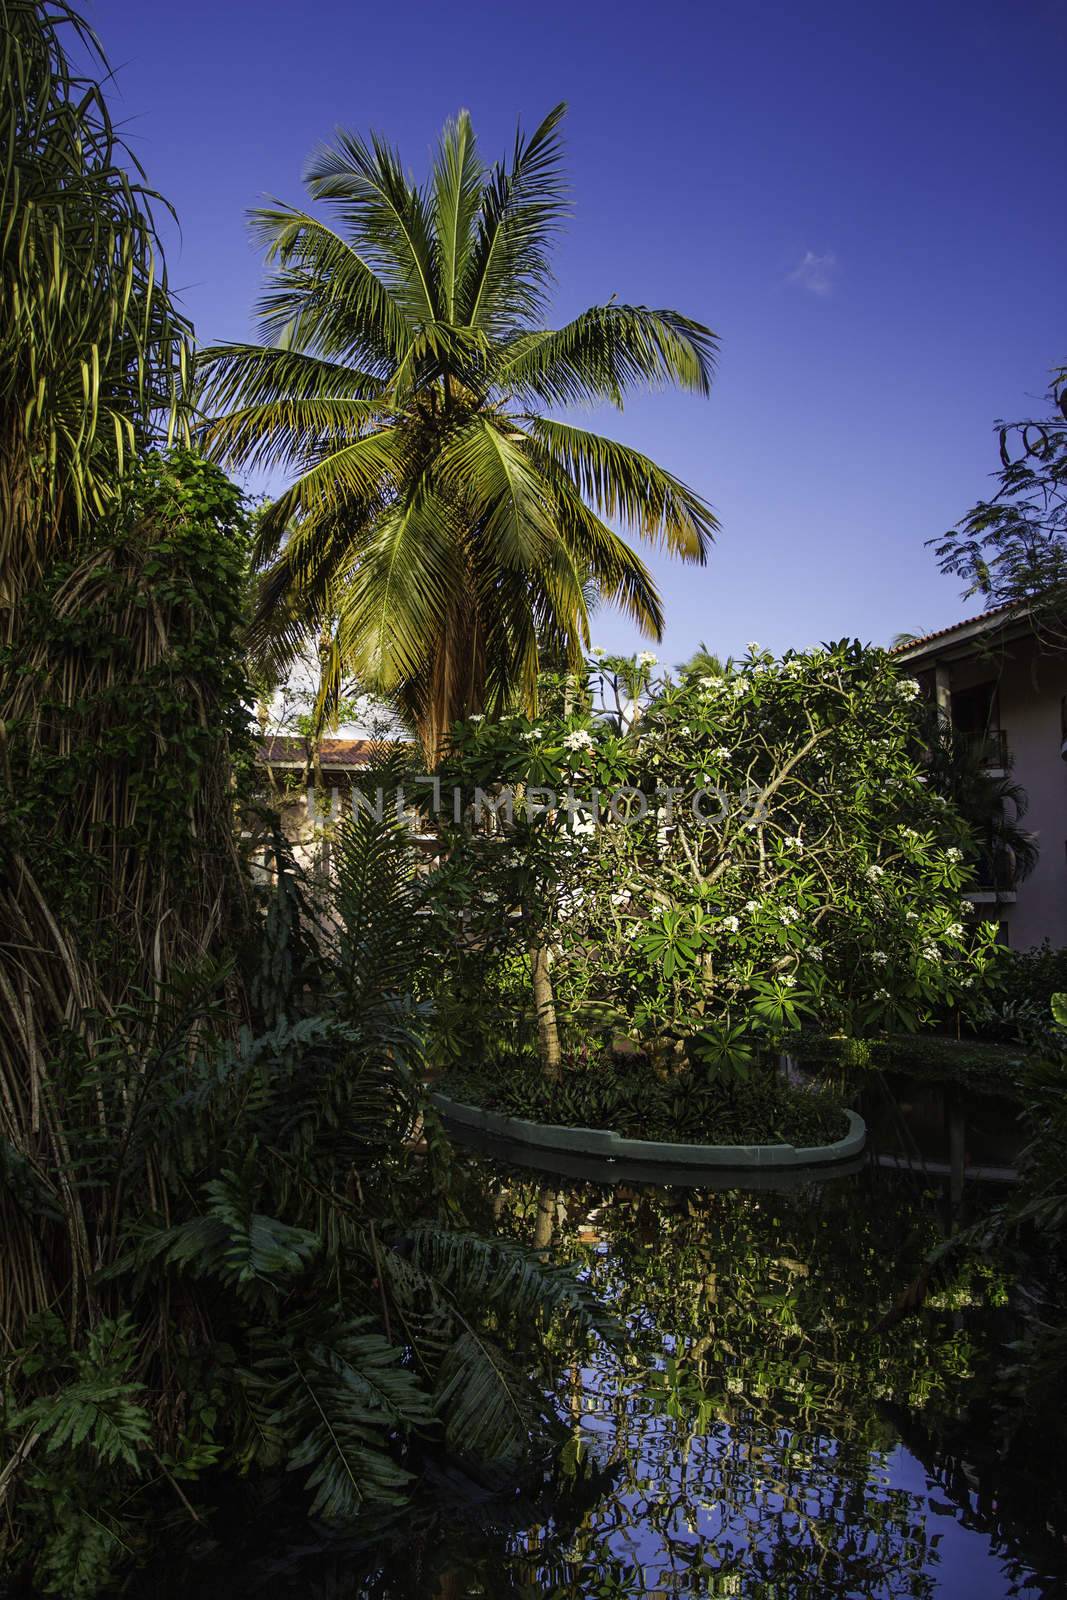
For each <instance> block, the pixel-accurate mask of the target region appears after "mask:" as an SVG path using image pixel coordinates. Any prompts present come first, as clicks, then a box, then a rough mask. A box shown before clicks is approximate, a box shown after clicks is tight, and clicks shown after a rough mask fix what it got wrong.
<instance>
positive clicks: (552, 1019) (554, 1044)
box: [530, 938, 563, 1083]
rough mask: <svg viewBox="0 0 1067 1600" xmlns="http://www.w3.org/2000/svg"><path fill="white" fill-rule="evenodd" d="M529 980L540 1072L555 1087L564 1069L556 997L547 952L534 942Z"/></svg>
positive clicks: (537, 941)
mask: <svg viewBox="0 0 1067 1600" xmlns="http://www.w3.org/2000/svg"><path fill="white" fill-rule="evenodd" d="M530 978H531V980H532V983H533V998H534V1010H535V1011H536V1013H537V1039H538V1043H539V1045H540V1047H541V1069H542V1071H543V1072H544V1075H545V1077H546V1078H547V1079H548V1081H549V1082H550V1083H556V1082H557V1081H558V1079H559V1075H560V1072H561V1070H562V1067H563V1059H562V1056H561V1054H560V1048H559V1026H558V1024H557V1022H556V996H555V994H554V992H553V989H552V979H551V977H550V975H549V970H548V950H547V949H546V948H545V946H544V945H543V944H541V943H540V941H539V940H538V939H536V938H534V939H531V940H530Z"/></svg>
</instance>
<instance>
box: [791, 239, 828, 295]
mask: <svg viewBox="0 0 1067 1600" xmlns="http://www.w3.org/2000/svg"><path fill="white" fill-rule="evenodd" d="M836 271H837V257H836V256H835V255H834V253H833V251H832V250H831V251H827V253H826V255H824V256H817V255H816V254H815V252H814V250H806V251H805V252H804V255H803V257H802V258H801V261H800V264H799V265H798V266H797V267H795V268H794V269H793V271H792V272H791V273H790V274H789V280H788V281H789V282H790V283H799V284H800V286H801V288H802V289H808V290H810V291H811V293H812V294H821V295H827V294H829V293H830V290H831V289H832V288H833V286H834V273H835V272H836Z"/></svg>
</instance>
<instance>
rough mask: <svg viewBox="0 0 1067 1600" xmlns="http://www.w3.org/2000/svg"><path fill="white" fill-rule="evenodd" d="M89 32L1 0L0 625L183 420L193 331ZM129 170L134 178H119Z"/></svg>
mask: <svg viewBox="0 0 1067 1600" xmlns="http://www.w3.org/2000/svg"><path fill="white" fill-rule="evenodd" d="M71 49H73V50H75V51H76V52H81V53H83V54H85V55H87V56H88V57H89V59H90V60H91V61H93V62H94V63H95V64H96V65H98V66H99V67H100V68H101V69H102V68H103V67H104V63H103V59H102V57H100V56H99V55H98V52H97V49H96V45H95V41H94V39H93V36H92V33H91V31H90V30H89V29H88V28H87V27H86V25H85V24H84V23H83V22H82V21H81V19H80V18H78V17H77V16H76V15H75V14H74V13H73V12H72V11H70V9H69V8H68V7H67V6H66V4H64V3H63V0H55V3H50V4H47V5H44V4H41V3H39V0H2V3H0V81H2V106H3V110H2V113H0V116H2V126H3V145H4V150H5V157H4V162H3V166H2V170H0V221H2V226H0V407H2V412H3V417H4V423H3V427H2V429H0V502H2V505H3V519H2V523H0V627H2V626H3V624H4V622H5V621H6V620H7V618H5V616H4V613H5V612H7V611H8V608H10V607H11V606H13V604H14V603H15V602H16V601H17V599H18V597H19V595H20V593H21V590H22V586H23V584H24V583H27V582H31V581H32V580H33V579H34V578H35V576H36V575H37V574H38V573H39V572H40V570H41V566H42V563H43V562H44V561H45V560H46V559H48V558H49V556H51V555H52V554H54V553H56V552H57V551H62V550H63V549H64V548H65V547H69V545H70V542H71V541H72V540H74V539H77V538H78V537H80V536H81V535H82V534H84V533H85V532H86V530H87V528H88V527H89V526H90V525H91V522H92V518H93V517H94V516H95V515H98V514H99V513H100V512H101V511H102V510H103V509H104V508H105V507H107V506H110V505H112V504H114V502H115V500H116V497H117V495H118V494H119V493H120V492H121V485H122V478H123V474H124V469H125V467H126V466H127V465H128V463H129V461H130V458H131V457H132V456H133V454H134V453H135V452H136V451H137V450H138V449H143V448H144V447H145V446H146V444H148V443H150V442H151V441H152V440H153V439H154V438H156V437H157V435H160V434H161V435H162V437H163V438H167V437H168V436H169V438H170V439H171V440H173V439H174V437H175V435H176V431H177V430H178V429H180V428H181V427H182V426H183V421H182V417H183V413H182V402H183V377H184V374H185V371H186V367H187V362H188V359H189V343H190V337H191V330H190V328H189V325H188V323H187V322H186V320H185V319H184V317H183V316H182V315H181V313H180V311H179V310H178V309H177V308H176V306H175V304H174V301H173V299H172V297H171V295H170V293H169V291H168V288H167V281H166V275H165V272H164V270H163V261H162V257H161V253H160V250H159V246H158V242H157V238H156V232H155V227H154V224H153V220H152V214H151V205H152V203H153V201H154V200H155V198H156V197H155V196H153V195H152V194H151V192H150V191H149V190H148V189H147V188H146V187H145V185H144V183H143V181H142V175H141V173H140V169H139V167H138V165H137V162H136V160H135V159H134V157H133V156H132V155H131V153H130V151H129V149H128V148H127V147H126V146H125V145H124V144H123V142H122V141H121V139H120V138H119V137H118V136H117V134H116V132H115V128H114V125H113V123H112V119H111V115H110V112H109V110H108V105H107V102H106V99H105V97H104V94H103V92H102V90H101V88H100V85H99V84H98V83H97V82H95V81H94V80H93V79H91V78H88V77H84V76H81V75H79V74H78V73H77V72H76V71H75V70H74V68H73V67H72V66H71V63H70V57H69V55H68V51H69V50H71ZM131 173H132V176H131Z"/></svg>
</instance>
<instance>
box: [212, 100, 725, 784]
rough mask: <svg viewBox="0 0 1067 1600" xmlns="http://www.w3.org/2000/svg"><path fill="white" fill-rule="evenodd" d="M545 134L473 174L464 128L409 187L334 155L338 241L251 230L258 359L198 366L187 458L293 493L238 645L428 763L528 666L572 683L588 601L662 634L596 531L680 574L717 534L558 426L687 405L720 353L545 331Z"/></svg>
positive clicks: (330, 176) (370, 149) (352, 144)
mask: <svg viewBox="0 0 1067 1600" xmlns="http://www.w3.org/2000/svg"><path fill="white" fill-rule="evenodd" d="M563 111H564V108H563V106H557V107H556V108H555V110H553V111H551V112H550V113H549V115H548V116H547V117H546V118H545V120H544V121H543V122H542V123H541V125H540V126H539V127H538V128H537V130H536V132H535V133H534V134H533V135H532V136H531V137H529V138H525V137H523V136H522V135H519V136H518V137H517V138H516V142H515V147H514V151H513V154H512V156H511V159H510V161H508V162H498V163H496V164H494V165H491V166H490V165H487V164H486V163H485V162H484V161H483V159H482V156H481V155H480V153H479V150H478V147H477V143H476V140H475V136H474V130H473V128H472V126H471V121H470V118H469V116H468V115H467V114H466V113H465V112H464V113H461V114H460V116H459V117H458V118H457V119H456V121H455V122H451V123H449V124H448V125H447V126H446V127H445V129H444V132H443V134H442V136H441V141H440V144H439V147H438V151H437V155H436V159H435V161H434V166H433V171H432V173H431V174H430V176H429V178H428V180H427V181H426V182H424V183H421V184H419V183H416V182H415V181H414V180H413V179H412V178H411V177H410V176H409V175H408V174H407V173H406V172H405V170H404V168H403V167H402V165H401V162H400V158H399V156H398V155H397V154H396V152H395V151H393V150H391V149H390V148H389V147H388V146H387V145H385V144H384V143H383V142H382V141H381V140H380V139H378V138H377V137H372V138H371V139H370V140H369V141H365V140H363V139H360V138H359V137H357V136H356V135H355V134H353V133H348V132H340V133H338V135H337V137H336V140H335V142H334V144H333V145H330V146H326V147H323V148H322V149H320V150H319V151H318V152H316V154H315V155H314V156H313V157H312V159H311V161H310V163H309V165H308V168H307V172H306V184H307V188H308V191H309V193H310V195H311V198H312V200H314V201H318V202H321V203H322V205H323V206H324V207H325V208H327V210H328V211H329V212H332V218H333V222H334V223H335V226H330V225H329V223H328V222H327V220H326V216H325V215H323V214H320V213H319V212H317V211H314V212H313V211H303V210H300V209H299V208H296V207H290V206H273V207H271V208H269V209H265V210H260V211H257V212H255V213H254V214H253V229H254V232H255V235H256V237H257V239H258V240H259V241H260V242H261V243H262V244H263V245H264V247H265V249H266V252H267V259H268V262H269V263H270V266H271V269H272V277H271V280H270V283H269V286H268V289H267V292H266V294H265V295H264V297H263V299H262V300H261V302H260V306H259V313H258V314H259V324H260V327H261V329H262V331H263V335H264V343H263V344H228V345H220V346H216V347H215V348H213V349H211V350H208V351H207V352H206V353H205V355H204V358H203V363H202V373H203V376H204V379H205V382H206V397H205V404H206V406H207V407H208V409H209V410H210V411H211V412H212V418H211V421H210V422H209V424H208V426H207V428H206V432H205V440H206V444H207V447H208V449H209V450H210V451H211V452H212V453H213V454H214V455H215V456H217V457H219V458H221V459H223V460H225V461H226V462H228V463H229V464H230V465H232V466H234V467H238V468H248V467H259V466H270V467H273V468H275V469H280V470H282V471H284V472H286V473H287V474H288V475H289V476H290V478H291V484H290V487H289V488H288V489H287V490H286V491H285V493H284V494H282V495H281V496H280V497H279V498H278V499H277V500H276V501H275V502H274V504H273V505H272V506H271V507H270V508H269V510H268V511H267V513H266V515H265V516H264V518H263V520H262V522H261V524H260V537H259V547H258V556H259V561H260V563H261V566H262V567H263V570H264V577H263V583H262V587H261V590H260V596H259V605H258V609H257V612H256V618H255V622H254V626H253V638H254V642H255V644H256V646H257V647H258V649H259V650H260V652H261V653H263V654H264V655H266V656H268V657H271V658H273V660H274V661H275V662H276V663H281V664H284V663H286V662H287V661H288V660H289V659H291V658H292V656H293V655H294V654H295V653H296V652H297V651H298V650H299V649H300V648H301V647H302V645H303V644H304V642H305V641H306V640H307V638H308V637H309V636H311V637H314V638H319V637H321V636H325V638H326V640H327V642H328V646H329V649H328V651H327V672H326V675H325V680H324V688H323V694H322V697H321V702H320V712H321V714H322V715H323V716H327V715H328V714H329V712H330V710H331V708H332V704H333V700H334V697H335V696H336V693H337V685H338V684H339V682H340V681H341V680H342V678H343V676H344V674H345V673H353V674H354V675H355V676H356V677H358V678H359V680H360V681H361V682H362V683H364V684H365V685H366V686H367V687H368V688H369V689H371V690H372V691H374V692H376V693H379V694H383V695H386V696H389V697H390V698H392V699H393V700H394V701H395V702H396V703H397V704H398V705H399V707H400V708H401V709H402V711H403V712H404V714H405V715H406V716H407V717H408V719H409V720H410V721H411V722H412V724H413V725H414V726H415V727H416V729H417V730H418V732H419V734H420V736H421V738H422V740H423V743H424V745H425V748H426V750H427V752H428V754H429V755H431V756H436V755H437V753H438V752H439V751H440V749H441V747H442V744H443V741H444V737H445V734H446V733H447V730H448V728H449V727H450V725H451V724H452V722H453V721H454V720H455V719H456V718H457V717H463V716H467V715H469V714H470V713H472V712H474V713H479V712H485V713H489V714H490V715H496V714H498V713H500V712H502V711H504V710H507V709H509V708H511V707H514V706H519V707H522V708H524V709H525V710H527V711H531V712H532V711H534V710H535V709H536V705H537V681H538V665H539V659H540V657H541V655H545V656H546V657H547V658H548V659H552V660H556V661H564V662H566V663H568V664H569V665H570V666H571V667H572V668H576V667H578V666H579V665H580V663H581V658H582V650H583V647H587V646H588V628H587V617H588V606H589V600H590V596H591V595H592V596H594V597H600V598H603V599H605V600H609V601H612V602H614V603H616V604H618V605H621V606H622V607H623V608H624V609H625V610H626V612H627V613H628V614H629V615H630V616H631V617H632V618H633V620H634V621H635V622H636V623H637V624H638V626H639V627H640V628H641V629H642V630H643V631H645V632H646V633H648V634H651V635H653V636H658V634H659V632H660V628H661V625H662V609H661V605H660V599H659V595H658V594H657V591H656V587H655V584H654V583H653V580H652V577H651V575H650V573H649V571H648V569H647V567H646V566H645V565H644V563H643V562H642V561H641V560H640V558H639V557H638V556H637V555H636V554H635V552H634V551H633V550H632V549H631V548H630V546H629V545H628V544H627V543H626V541H625V539H623V538H622V537H620V535H619V533H617V532H616V531H615V529H614V527H612V526H611V525H610V524H611V523H619V524H621V525H622V526H623V527H624V528H625V529H627V530H629V531H631V532H633V533H635V534H637V535H638V536H639V537H640V538H642V539H645V540H651V541H653V542H658V543H661V544H663V545H665V547H666V548H667V549H668V550H669V551H671V553H672V554H675V555H677V556H679V557H681V558H682V559H684V560H687V561H696V562H702V561H704V559H705V557H706V554H707V549H708V545H709V542H710V540H711V538H712V536H713V533H714V530H715V527H716V522H715V518H714V516H713V515H712V513H711V511H710V510H709V508H708V506H707V505H706V504H705V502H704V500H703V499H702V498H701V497H700V495H698V494H696V493H695V492H694V491H693V490H691V489H689V488H687V487H686V485H685V484H684V483H682V482H680V481H679V479H678V478H676V477H675V476H674V475H673V474H672V473H670V472H669V471H667V470H666V469H665V468H663V467H660V466H658V465H657V464H656V463H655V462H654V461H652V460H650V459H649V458H648V457H647V456H645V455H643V454H642V453H641V452H640V451H639V450H635V449H633V448H631V447H630V446H628V445H624V444H622V443H619V442H617V441H615V440H613V439H608V438H604V437H602V436H600V435H599V434H596V433H591V432H589V431H587V430H585V429H582V428H580V427H577V426H575V425H574V424H573V423H569V422H564V421H562V420H560V419H559V418H558V416H556V415H554V414H553V413H555V412H557V411H558V410H559V408H562V407H570V406H572V405H576V404H577V405H581V404H600V403H603V402H608V403H610V404H612V405H615V406H618V407H619V408H620V409H621V407H622V404H623V401H624V398H625V396H626V395H627V394H628V393H630V392H631V391H632V390H634V389H635V388H656V387H659V386H663V385H675V386H677V387H680V388H682V389H686V390H691V391H693V392H695V393H697V394H701V395H706V394H707V393H708V390H709V386H710V384H711V379H712V372H713V366H714V358H715V353H716V339H715V336H714V334H712V332H711V331H710V330H709V329H708V328H706V327H705V326H703V324H701V323H699V322H695V321H693V320H692V319H690V318H689V317H686V316H683V315H682V314H681V313H679V312H677V311H672V310H653V309H650V308H648V307H647V306H641V305H626V304H622V303H620V302H618V301H617V300H615V299H614V298H613V299H612V300H610V301H609V302H608V303H606V304H604V305H597V306H592V307H590V308H589V309H588V310H586V311H583V312H581V313H579V315H578V316H576V317H574V318H573V319H571V320H570V321H569V322H566V323H565V324H563V325H562V326H561V327H555V328H554V327H550V326H546V325H545V321H544V317H545V312H546V307H547V303H548V298H549V291H550V288H551V285H552V274H551V266H550V260H551V250H552V245H553V242H554V240H555V236H556V234H557V232H558V230H559V228H560V225H561V223H562V221H563V218H564V215H565V211H566V202H565V193H564V186H563V182H562V178H561V173H560V133H559V130H560V123H561V120H562V117H563Z"/></svg>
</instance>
